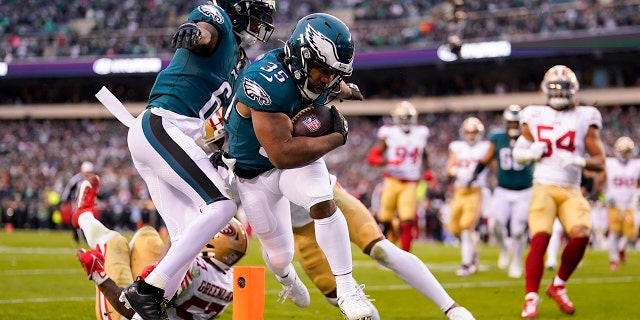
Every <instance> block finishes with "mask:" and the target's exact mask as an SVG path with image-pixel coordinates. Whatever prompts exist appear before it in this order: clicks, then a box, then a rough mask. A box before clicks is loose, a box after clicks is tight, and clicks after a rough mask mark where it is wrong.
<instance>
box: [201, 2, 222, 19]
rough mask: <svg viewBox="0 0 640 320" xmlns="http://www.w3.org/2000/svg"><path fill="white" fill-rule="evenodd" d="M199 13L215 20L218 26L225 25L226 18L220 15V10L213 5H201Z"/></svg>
mask: <svg viewBox="0 0 640 320" xmlns="http://www.w3.org/2000/svg"><path fill="white" fill-rule="evenodd" d="M198 11H200V13H202V14H203V15H205V16H207V17H209V18H211V20H213V21H214V22H216V23H218V24H223V23H224V17H222V14H221V13H220V11H219V10H218V8H216V7H214V6H212V5H208V4H207V5H201V6H199V7H198Z"/></svg>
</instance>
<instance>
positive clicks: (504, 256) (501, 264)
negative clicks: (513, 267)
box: [498, 250, 509, 270]
mask: <svg viewBox="0 0 640 320" xmlns="http://www.w3.org/2000/svg"><path fill="white" fill-rule="evenodd" d="M508 266H509V252H507V250H500V255H499V256H498V269H500V270H504V269H506V268H507V267H508Z"/></svg>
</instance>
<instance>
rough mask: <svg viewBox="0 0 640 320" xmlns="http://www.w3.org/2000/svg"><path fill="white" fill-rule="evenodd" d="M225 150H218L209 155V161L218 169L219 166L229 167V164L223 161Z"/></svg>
mask: <svg viewBox="0 0 640 320" xmlns="http://www.w3.org/2000/svg"><path fill="white" fill-rule="evenodd" d="M223 153H224V151H222V150H218V151H216V152H214V153H212V154H211V156H209V162H211V164H212V165H213V167H214V168H216V169H218V167H224V168H227V165H226V164H225V163H224V161H222V154H223Z"/></svg>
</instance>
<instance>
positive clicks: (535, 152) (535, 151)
mask: <svg viewBox="0 0 640 320" xmlns="http://www.w3.org/2000/svg"><path fill="white" fill-rule="evenodd" d="M525 144H529V142H525ZM545 151H547V144H546V143H544V142H533V143H531V144H529V145H528V147H522V146H518V144H517V143H516V146H515V147H514V148H513V153H512V156H513V160H515V161H516V162H517V163H519V164H521V165H528V164H530V163H531V161H538V160H540V158H542V155H543V154H544V153H545Z"/></svg>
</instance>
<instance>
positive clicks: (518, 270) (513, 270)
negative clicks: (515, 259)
mask: <svg viewBox="0 0 640 320" xmlns="http://www.w3.org/2000/svg"><path fill="white" fill-rule="evenodd" d="M520 277H522V267H518V266H514V265H511V266H509V278H514V279H518V278H520Z"/></svg>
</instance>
